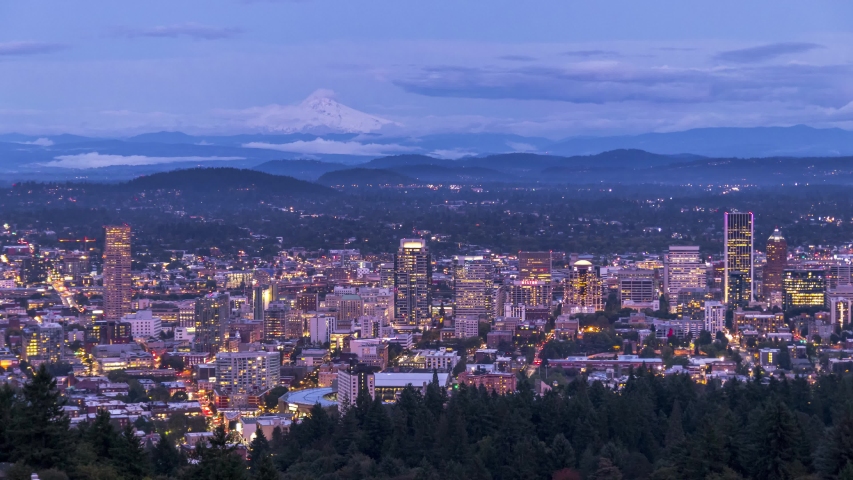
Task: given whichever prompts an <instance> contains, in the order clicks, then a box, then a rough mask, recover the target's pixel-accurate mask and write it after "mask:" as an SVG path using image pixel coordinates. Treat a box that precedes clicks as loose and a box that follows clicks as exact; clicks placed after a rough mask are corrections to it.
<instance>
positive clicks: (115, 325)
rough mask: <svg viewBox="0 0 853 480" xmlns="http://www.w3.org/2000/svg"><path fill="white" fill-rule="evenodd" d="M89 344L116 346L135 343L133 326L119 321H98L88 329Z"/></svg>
mask: <svg viewBox="0 0 853 480" xmlns="http://www.w3.org/2000/svg"><path fill="white" fill-rule="evenodd" d="M86 337H87V341H88V342H94V343H99V344H101V345H116V344H123V343H130V342H131V341H133V332H132V326H131V324H130V323H128V322H122V321H119V320H97V321H95V322H92V323H91V324H89V325H88V326H87V327H86Z"/></svg>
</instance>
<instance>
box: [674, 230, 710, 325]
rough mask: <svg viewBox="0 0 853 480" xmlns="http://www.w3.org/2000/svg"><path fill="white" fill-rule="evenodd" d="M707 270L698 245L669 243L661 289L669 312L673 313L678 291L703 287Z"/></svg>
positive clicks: (704, 286)
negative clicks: (667, 303)
mask: <svg viewBox="0 0 853 480" xmlns="http://www.w3.org/2000/svg"><path fill="white" fill-rule="evenodd" d="M707 275H708V272H707V270H706V269H705V262H703V261H702V257H701V256H700V255H699V247H696V246H677V245H671V246H670V247H669V252H668V253H667V254H666V257H665V261H664V265H663V290H664V293H665V294H666V301H667V302H669V311H670V313H675V311H676V308H677V305H678V292H680V291H681V290H684V289H686V288H689V289H703V290H704V289H705V288H706V280H707Z"/></svg>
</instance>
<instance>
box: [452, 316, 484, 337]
mask: <svg viewBox="0 0 853 480" xmlns="http://www.w3.org/2000/svg"><path fill="white" fill-rule="evenodd" d="M479 329H480V318H479V317H478V316H472V315H456V316H455V317H454V320H453V333H454V335H455V336H456V338H468V337H476V336H477V335H479V334H480V331H479Z"/></svg>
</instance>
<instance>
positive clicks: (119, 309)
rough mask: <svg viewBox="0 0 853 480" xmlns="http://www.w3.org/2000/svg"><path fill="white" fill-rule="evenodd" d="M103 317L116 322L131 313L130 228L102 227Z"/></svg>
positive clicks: (117, 226)
mask: <svg viewBox="0 0 853 480" xmlns="http://www.w3.org/2000/svg"><path fill="white" fill-rule="evenodd" d="M104 230H105V231H106V240H105V241H104V316H105V317H106V318H107V319H109V320H118V319H119V318H121V317H122V316H124V315H127V314H128V313H130V312H131V298H132V296H133V287H132V283H131V281H132V278H131V275H130V262H131V258H130V227H129V226H127V225H109V226H106V227H104Z"/></svg>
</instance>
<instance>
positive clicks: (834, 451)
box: [817, 402, 853, 476]
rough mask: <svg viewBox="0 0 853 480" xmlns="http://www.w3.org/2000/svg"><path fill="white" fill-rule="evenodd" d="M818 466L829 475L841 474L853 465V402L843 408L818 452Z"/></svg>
mask: <svg viewBox="0 0 853 480" xmlns="http://www.w3.org/2000/svg"><path fill="white" fill-rule="evenodd" d="M817 463H818V468H819V469H820V470H821V472H823V473H824V474H825V475H827V476H832V475H840V473H841V472H842V470H845V469H847V468H848V467H850V466H851V465H853V403H850V402H848V403H847V404H845V405H844V407H843V408H842V409H841V411H840V413H839V415H837V420H836V421H835V425H834V426H833V427H832V428H831V429H830V430H829V434H828V435H827V436H826V440H825V441H824V443H823V445H822V446H821V449H820V452H819V454H818V462H817Z"/></svg>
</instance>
